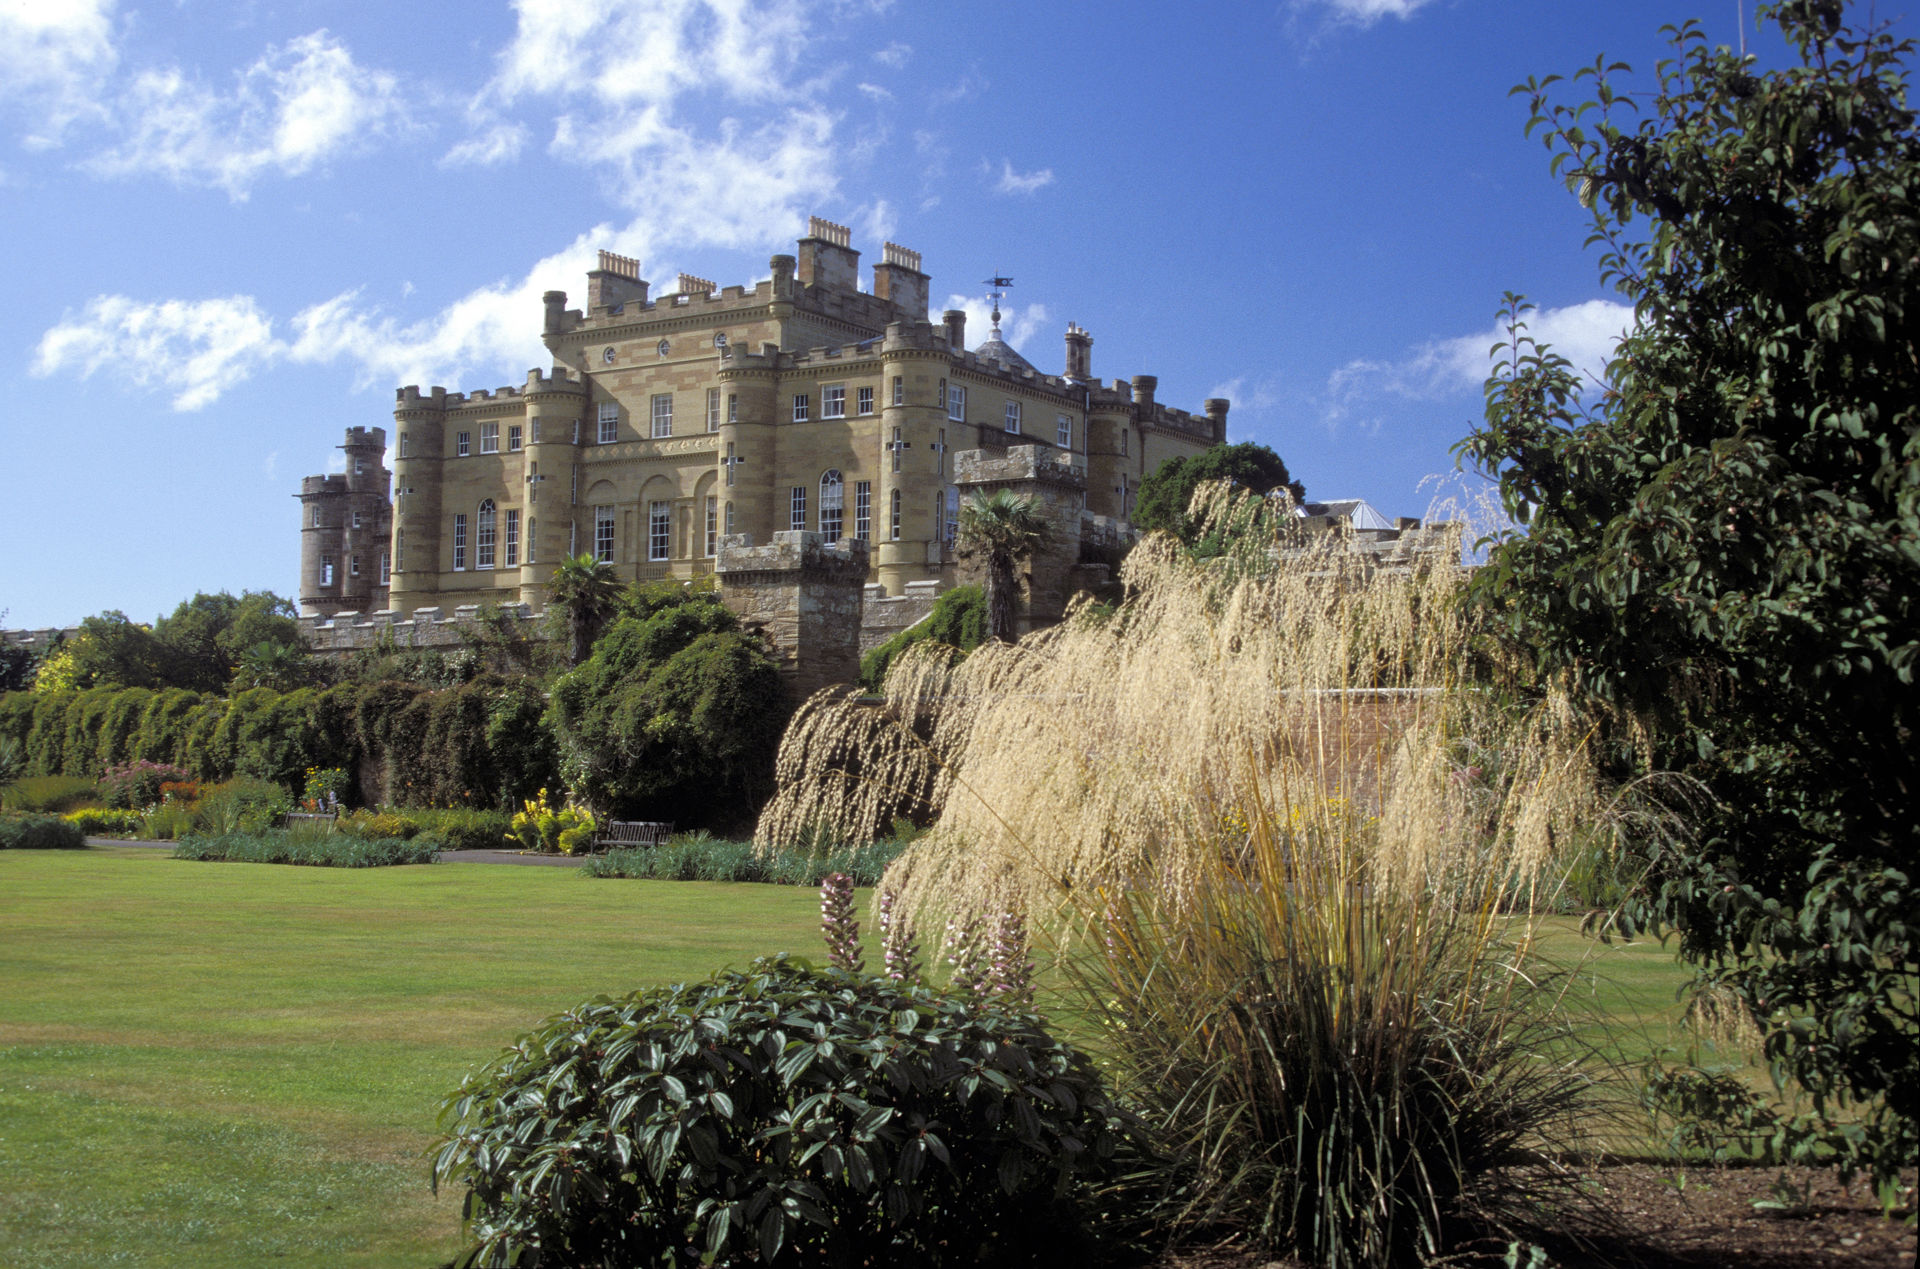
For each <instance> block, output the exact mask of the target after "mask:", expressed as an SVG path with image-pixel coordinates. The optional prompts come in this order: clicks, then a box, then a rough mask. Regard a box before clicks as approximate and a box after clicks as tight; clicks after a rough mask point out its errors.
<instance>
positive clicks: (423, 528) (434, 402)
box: [387, 297, 564, 612]
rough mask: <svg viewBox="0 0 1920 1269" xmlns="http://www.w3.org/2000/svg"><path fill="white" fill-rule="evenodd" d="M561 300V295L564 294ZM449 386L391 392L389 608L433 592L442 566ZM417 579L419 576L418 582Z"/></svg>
mask: <svg viewBox="0 0 1920 1269" xmlns="http://www.w3.org/2000/svg"><path fill="white" fill-rule="evenodd" d="M563 298H564V297H563ZM446 423H447V390H446V389H445V388H434V389H433V390H432V391H431V392H429V393H427V394H426V395H424V396H423V395H421V392H420V389H419V387H418V385H415V384H409V385H407V386H406V387H404V388H401V389H400V390H399V391H397V392H396V393H394V407H393V426H394V429H395V430H396V431H397V432H398V433H399V438H400V439H399V447H398V449H399V452H398V454H397V455H396V457H395V458H394V461H393V538H392V541H393V546H392V551H393V582H392V586H391V589H390V591H389V598H388V604H387V606H389V607H391V608H395V609H397V610H399V611H401V612H412V611H413V609H414V608H415V607H417V606H418V605H419V603H420V601H419V600H417V599H415V598H414V595H415V593H416V592H417V593H419V594H421V595H428V596H430V595H432V594H433V592H434V587H435V585H436V584H437V579H436V575H437V573H438V572H439V568H440V466H441V460H442V456H443V455H444V454H445V452H446V451H445V449H444V446H445V445H446ZM416 579H417V580H416Z"/></svg>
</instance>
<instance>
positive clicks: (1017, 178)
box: [989, 159, 1053, 194]
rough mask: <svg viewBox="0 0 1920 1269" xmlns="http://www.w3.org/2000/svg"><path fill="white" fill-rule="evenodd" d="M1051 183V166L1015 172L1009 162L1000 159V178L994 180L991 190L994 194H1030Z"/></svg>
mask: <svg viewBox="0 0 1920 1269" xmlns="http://www.w3.org/2000/svg"><path fill="white" fill-rule="evenodd" d="M989 170H991V169H989ZM1051 184H1053V169H1052V168H1050V167H1043V168H1040V169H1038V170H1036V171H1032V172H1016V171H1014V170H1013V164H1012V163H1011V162H1009V161H1007V160H1006V159H1002V160H1001V161H1000V179H999V180H998V181H997V182H995V184H994V187H993V191H994V193H996V194H1031V193H1033V192H1034V191H1035V190H1037V189H1040V188H1042V187H1044V186H1047V185H1051Z"/></svg>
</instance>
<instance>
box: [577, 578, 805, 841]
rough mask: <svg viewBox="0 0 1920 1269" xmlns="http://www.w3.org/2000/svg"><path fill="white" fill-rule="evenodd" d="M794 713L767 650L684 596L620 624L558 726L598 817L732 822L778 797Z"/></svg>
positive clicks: (714, 605) (580, 792) (731, 620)
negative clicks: (780, 762) (781, 756)
mask: <svg viewBox="0 0 1920 1269" xmlns="http://www.w3.org/2000/svg"><path fill="white" fill-rule="evenodd" d="M790 708H791V707H790V705H789V702H788V700H787V693H786V689H785V685H784V684H783V683H782V682H781V681H780V676H779V672H778V670H777V669H776V668H775V666H774V663H773V660H772V658H771V657H769V656H768V655H767V654H766V652H765V651H764V650H763V649H762V648H761V646H760V644H759V642H758V641H757V640H755V639H754V638H752V637H751V636H749V635H747V634H746V633H744V632H743V631H741V630H740V629H739V622H738V620H737V619H736V618H735V617H734V615H733V614H732V613H731V612H729V611H728V610H727V609H726V608H724V607H723V606H721V604H720V603H719V602H718V601H717V600H715V599H713V598H712V597H710V596H706V595H699V594H686V593H684V592H683V593H682V594H681V595H680V597H679V598H678V600H677V601H662V602H660V603H658V605H657V606H654V608H653V612H652V613H651V615H649V616H645V617H622V618H619V619H618V620H616V621H615V622H614V623H613V624H612V625H611V626H610V627H609V628H608V629H607V632H606V634H605V635H604V636H602V638H601V639H600V641H599V642H598V643H597V644H596V645H595V646H594V649H593V653H592V655H591V656H590V657H589V658H588V659H587V660H586V661H585V662H584V663H583V664H581V665H580V666H579V667H578V668H576V669H574V670H572V671H570V672H569V673H567V674H565V675H562V676H561V677H560V679H559V680H558V681H556V682H555V684H554V688H553V699H552V703H551V705H550V707H549V711H548V721H549V723H550V725H551V727H552V730H553V732H554V735H555V737H556V738H557V740H558V742H559V746H560V750H561V767H562V770H563V772H564V773H565V775H566V778H567V783H568V786H569V788H570V789H571V790H572V792H573V793H574V795H575V796H577V797H579V798H580V799H581V800H582V801H584V802H586V803H587V804H588V805H589V806H591V807H593V808H594V810H595V811H596V812H598V813H601V814H611V815H612V816H613V817H614V818H619V819H625V818H634V817H644V818H647V819H658V820H673V821H675V822H678V823H683V824H684V823H706V824H723V823H727V822H730V821H731V822H738V821H741V820H744V819H749V818H750V817H751V816H752V814H753V813H754V811H755V810H756V809H757V804H758V802H759V801H760V800H761V799H762V798H764V796H765V795H766V794H767V793H768V792H770V791H771V785H772V779H773V757H774V753H775V751H776V749H777V748H778V747H779V743H780V735H781V733H782V731H784V730H785V728H786V721H787V716H788V714H789V712H790Z"/></svg>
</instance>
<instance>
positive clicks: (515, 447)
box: [507, 423, 526, 454]
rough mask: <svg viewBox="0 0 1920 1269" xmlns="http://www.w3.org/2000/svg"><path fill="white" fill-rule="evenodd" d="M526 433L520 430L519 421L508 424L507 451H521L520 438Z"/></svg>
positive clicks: (513, 452) (512, 452)
mask: <svg viewBox="0 0 1920 1269" xmlns="http://www.w3.org/2000/svg"><path fill="white" fill-rule="evenodd" d="M524 435H526V433H524V432H522V431H521V430H520V425H519V424H518V423H509V424H507V453H509V454H518V453H519V452H520V448H521V443H520V438H521V437H522V436H524Z"/></svg>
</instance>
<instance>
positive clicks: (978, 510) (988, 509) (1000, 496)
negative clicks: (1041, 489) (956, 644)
mask: <svg viewBox="0 0 1920 1269" xmlns="http://www.w3.org/2000/svg"><path fill="white" fill-rule="evenodd" d="M1052 540H1053V526H1052V525H1051V524H1050V523H1049V522H1048V520H1047V517H1046V514H1045V513H1044V512H1043V511H1041V509H1040V502H1039V500H1038V499H1037V498H1022V497H1021V496H1019V495H1018V494H1016V493H1014V492H1013V491H1012V490H1010V489H996V490H994V491H993V492H992V493H984V492H978V491H976V492H975V493H974V495H973V497H971V498H969V499H968V500H967V501H966V502H964V503H962V504H961V505H960V549H961V551H962V553H964V554H969V555H971V554H976V553H977V554H983V555H985V556H986V565H987V637H988V638H990V639H999V640H1001V641H1002V642H1005V641H1007V640H1009V639H1011V638H1012V637H1013V601H1014V596H1015V595H1016V594H1017V593H1018V590H1017V587H1018V583H1017V582H1016V581H1015V580H1014V575H1013V569H1014V565H1016V564H1018V563H1019V562H1020V561H1021V560H1023V559H1026V558H1027V557H1029V556H1031V555H1032V554H1033V553H1034V552H1035V551H1038V550H1041V549H1042V548H1044V547H1045V546H1046V545H1047V544H1048V543H1049V542H1051V541H1052Z"/></svg>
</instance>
